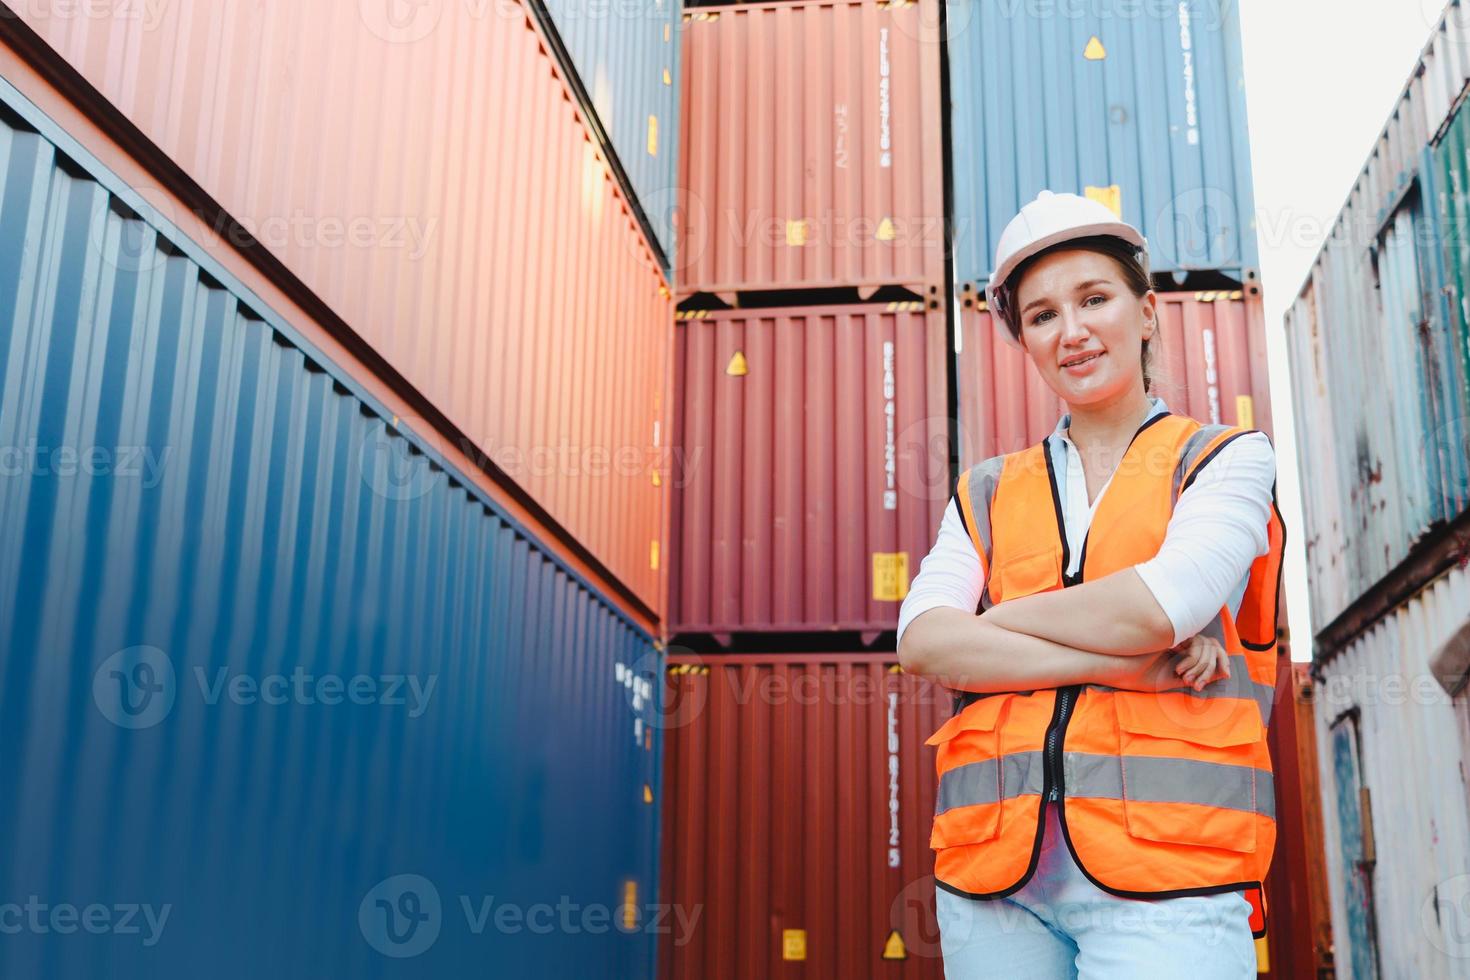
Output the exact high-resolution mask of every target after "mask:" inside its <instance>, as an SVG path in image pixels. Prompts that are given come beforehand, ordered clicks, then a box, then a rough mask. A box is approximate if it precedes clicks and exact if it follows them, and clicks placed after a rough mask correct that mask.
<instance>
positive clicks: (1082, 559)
mask: <svg viewBox="0 0 1470 980" xmlns="http://www.w3.org/2000/svg"><path fill="white" fill-rule="evenodd" d="M1173 414H1174V413H1173V412H1160V413H1159V414H1157V415H1155V416H1153V417H1152V418H1148V419H1145V420H1144V422H1143V424H1142V425H1140V426H1139V427H1138V431H1137V432H1134V433H1133V438H1132V439H1129V440H1128V445H1127V446H1126V447H1124V449H1123V456H1127V455H1128V450H1130V449H1132V448H1133V444H1134V443H1135V442H1137V441H1138V437H1139V436H1141V435H1143V430H1144V429H1147V428H1148V427H1149V426H1151V425H1153V424H1154V423H1155V422H1157V421H1159V420H1160V419H1164V418H1167V417H1168V416H1170V415H1173ZM1123 456H1120V457H1118V465H1119V466H1122V465H1123ZM1050 458H1051V457H1050V455H1048V456H1047V459H1050ZM1052 493H1053V494H1055V493H1056V480H1055V479H1053V480H1052ZM1057 520H1058V522H1059V523H1060V521H1061V518H1060V516H1059V517H1058V518H1057ZM1091 537H1092V525H1091V524H1089V525H1087V533H1086V534H1084V535H1082V554H1080V555H1078V556H1077V582H1080V581H1082V574H1083V572H1084V571H1085V570H1086V568H1087V542H1088V539H1090V538H1091ZM1066 540H1067V532H1066V529H1065V528H1064V529H1063V530H1062V541H1063V542H1065V541H1066ZM1066 570H1067V565H1066V561H1065V559H1064V560H1063V562H1062V581H1063V582H1066V579H1067V572H1066ZM1072 584H1074V585H1075V584H1076V583H1075V582H1074V583H1072Z"/></svg>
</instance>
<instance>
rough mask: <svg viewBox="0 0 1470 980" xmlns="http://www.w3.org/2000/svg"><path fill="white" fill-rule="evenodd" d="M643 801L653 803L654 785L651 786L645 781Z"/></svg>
mask: <svg viewBox="0 0 1470 980" xmlns="http://www.w3.org/2000/svg"><path fill="white" fill-rule="evenodd" d="M643 802H644V803H652V802H653V787H652V786H649V785H648V784H647V783H644V784H643Z"/></svg>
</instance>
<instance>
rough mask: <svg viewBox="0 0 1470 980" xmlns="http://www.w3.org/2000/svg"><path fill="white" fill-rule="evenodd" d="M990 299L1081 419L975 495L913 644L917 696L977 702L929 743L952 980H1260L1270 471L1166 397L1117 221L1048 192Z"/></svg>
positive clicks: (906, 642)
mask: <svg viewBox="0 0 1470 980" xmlns="http://www.w3.org/2000/svg"><path fill="white" fill-rule="evenodd" d="M988 299H989V302H990V309H991V311H992V314H993V315H994V318H995V321H996V324H997V328H998V329H999V330H1000V331H1001V337H1002V339H1003V340H1004V341H1005V342H1007V343H1010V344H1012V345H1013V346H1018V347H1020V348H1021V349H1023V350H1024V351H1025V352H1026V353H1027V354H1028V355H1029V357H1030V359H1031V361H1032V363H1033V364H1035V366H1036V369H1037V370H1038V371H1039V372H1040V374H1041V376H1042V378H1044V379H1045V380H1046V383H1047V384H1048V385H1050V386H1051V388H1052V389H1053V390H1054V391H1056V393H1057V394H1058V395H1059V396H1060V397H1061V398H1062V400H1063V401H1065V402H1066V403H1067V409H1068V411H1067V414H1066V415H1064V416H1063V417H1062V419H1061V421H1060V422H1059V423H1058V425H1057V428H1056V430H1055V431H1054V432H1053V433H1052V435H1050V436H1049V437H1048V438H1047V439H1046V440H1045V441H1044V442H1043V443H1042V444H1040V445H1038V446H1034V447H1031V448H1029V449H1026V450H1023V451H1021V452H1018V453H1011V454H1008V455H1006V456H1000V457H996V458H994V459H990V460H986V461H985V462H983V463H980V464H979V465H977V466H975V467H972V468H971V469H970V470H969V471H968V472H966V473H965V474H963V475H962V476H961V478H960V480H959V483H958V486H957V488H956V493H955V496H954V499H953V500H952V501H951V502H950V504H949V506H948V508H947V510H946V513H945V516H944V521H943V524H942V526H941V527H940V530H939V535H938V538H937V540H936V542H935V545H934V548H933V550H932V551H931V552H930V553H929V555H928V556H927V557H926V558H925V559H924V562H923V564H922V566H921V569H920V572H919V574H918V576H917V577H916V578H915V580H914V583H913V585H912V588H911V589H910V592H909V594H908V597H907V598H906V600H905V601H904V605H903V608H902V611H901V614H900V618H899V644H898V656H899V660H900V662H901V663H902V665H903V668H904V670H905V671H907V672H910V673H917V674H922V675H925V676H928V677H931V678H934V679H936V680H938V681H940V682H942V683H944V684H945V685H947V686H949V687H951V688H953V689H955V690H956V691H957V692H963V693H962V694H961V696H960V697H959V698H957V704H956V708H957V711H956V714H955V715H954V717H952V718H951V719H950V720H949V721H948V722H946V723H945V725H944V726H943V727H941V728H940V730H939V731H938V732H936V733H935V734H934V736H933V737H932V738H931V739H930V740H929V741H930V744H933V745H935V746H937V751H938V769H939V773H940V786H939V800H938V806H937V808H936V813H935V819H934V831H933V835H932V838H931V844H932V846H933V847H934V849H935V877H936V879H937V881H938V885H939V889H938V899H937V903H938V915H939V924H940V933H941V947H942V950H943V953H944V958H945V968H946V974H947V976H948V977H949V978H950V980H969V978H975V977H1007V978H1011V977H1036V978H1052V977H1058V978H1060V977H1078V976H1081V977H1084V978H1102V977H1128V978H1139V977H1160V978H1163V977H1168V978H1177V977H1186V976H1187V977H1190V978H1191V980H1214V978H1248V977H1253V976H1255V970H1256V965H1255V964H1256V960H1255V952H1254V945H1253V942H1252V932H1253V931H1258V932H1259V930H1263V928H1264V925H1263V922H1262V921H1261V913H1262V912H1263V910H1262V909H1259V908H1257V907H1256V906H1257V905H1259V904H1260V882H1261V881H1262V880H1263V879H1264V877H1265V874H1266V869H1267V867H1268V866H1269V863H1270V857H1271V849H1272V847H1273V845H1274V842H1275V822H1274V802H1273V799H1274V798H1273V795H1272V782H1271V762H1270V756H1269V753H1268V751H1267V748H1266V724H1267V722H1268V721H1269V715H1270V709H1271V704H1272V694H1273V690H1274V680H1275V655H1276V650H1275V638H1276V613H1277V607H1276V601H1277V587H1278V584H1279V575H1280V562H1281V549H1282V546H1283V544H1284V528H1283V527H1282V524H1281V519H1280V514H1279V512H1278V511H1277V509H1276V507H1275V500H1274V494H1275V460H1274V455H1273V450H1272V447H1271V444H1270V442H1269V440H1268V439H1267V438H1266V437H1265V435H1263V434H1261V433H1259V432H1252V431H1247V430H1243V429H1236V428H1230V427H1226V426H1206V425H1202V424H1201V423H1199V422H1196V421H1195V420H1193V419H1188V418H1185V417H1182V416H1177V415H1173V414H1171V413H1170V412H1169V410H1168V407H1167V406H1166V405H1165V404H1164V402H1163V401H1162V400H1161V399H1159V398H1157V397H1151V395H1150V387H1151V379H1150V376H1149V362H1150V353H1151V348H1152V347H1154V346H1155V345H1156V344H1157V343H1158V340H1157V330H1158V320H1157V307H1156V302H1155V296H1154V293H1153V291H1152V290H1151V289H1150V285H1149V276H1148V267H1147V243H1146V242H1145V241H1144V238H1143V236H1142V235H1141V234H1140V233H1139V232H1138V230H1137V229H1135V228H1133V227H1132V226H1130V225H1128V224H1126V223H1124V222H1122V221H1120V220H1118V219H1117V218H1116V217H1115V216H1114V215H1113V213H1112V212H1111V211H1109V210H1108V209H1107V208H1106V207H1105V206H1103V205H1101V204H1099V203H1097V202H1094V201H1090V200H1087V199H1085V198H1082V197H1078V196H1076V195H1072V194H1052V193H1050V192H1046V191H1043V192H1042V194H1041V195H1040V196H1039V197H1038V198H1037V199H1036V200H1035V201H1033V202H1031V203H1030V204H1028V205H1026V207H1025V208H1023V209H1022V211H1021V212H1020V214H1018V215H1017V216H1016V217H1015V218H1014V219H1013V220H1012V221H1011V223H1010V224H1009V225H1008V226H1007V227H1006V229H1005V232H1004V234H1003V235H1002V236H1001V241H1000V247H999V251H998V254H997V257H996V273H995V276H994V278H993V280H992V285H991V288H990V289H989V290H988ZM977 613H978V615H977ZM1253 912H1254V913H1256V914H1254V915H1253Z"/></svg>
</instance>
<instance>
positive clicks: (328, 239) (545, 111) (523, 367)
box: [16, 0, 673, 608]
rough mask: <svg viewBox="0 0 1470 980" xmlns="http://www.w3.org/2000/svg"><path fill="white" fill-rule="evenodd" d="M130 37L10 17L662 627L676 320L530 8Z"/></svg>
mask: <svg viewBox="0 0 1470 980" xmlns="http://www.w3.org/2000/svg"><path fill="white" fill-rule="evenodd" d="M136 13H137V11H131V14H132V15H129V11H128V9H127V7H126V5H124V7H122V8H118V9H117V10H115V11H114V12H113V13H112V14H108V13H107V12H106V11H103V12H101V13H98V14H97V15H96V16H91V15H89V16H77V15H76V11H74V10H73V11H70V12H69V11H68V10H67V9H66V7H65V5H62V4H28V5H24V6H23V7H19V8H16V14H17V15H18V16H19V17H20V18H21V19H22V20H23V21H24V23H26V24H27V25H29V26H30V27H31V28H33V29H34V30H35V31H36V32H37V33H38V34H39V35H40V36H41V38H42V39H43V40H44V41H45V42H46V43H48V44H49V45H51V47H52V48H54V49H55V51H56V52H57V53H58V54H59V55H60V57H61V58H63V59H65V60H66V61H67V62H68V63H70V64H71V65H72V66H74V67H75V68H76V70H77V71H79V72H80V73H81V74H82V76H83V77H84V78H85V79H86V80H87V81H88V82H90V83H91V84H92V85H93V86H95V87H96V88H97V89H98V90H99V91H100V92H101V94H102V96H103V97H105V98H106V99H107V100H108V101H110V102H111V103H112V105H113V106H115V107H116V108H117V109H118V110H120V111H121V113H122V114H123V115H125V116H126V117H127V119H129V120H131V122H132V123H133V124H135V125H136V126H137V127H138V128H139V129H141V131H142V133H143V135H144V136H146V137H147V138H148V139H149V140H151V141H152V142H153V143H155V144H156V145H157V146H158V147H159V148H161V149H162V151H163V152H164V153H165V154H166V155H167V156H168V157H169V158H171V159H172V161H173V162H174V163H176V164H177V165H178V166H179V167H181V168H182V169H183V171H184V172H185V174H187V176H188V177H189V178H191V179H192V180H193V181H195V182H197V183H198V184H199V185H200V186H201V187H202V188H203V190H204V191H205V192H206V193H207V194H208V195H209V196H210V197H212V198H213V200H214V201H216V202H218V204H219V205H220V206H221V207H222V208H223V209H224V211H225V212H226V213H227V214H228V215H229V217H231V218H233V219H235V220H236V221H238V223H239V225H240V226H241V227H243V228H244V229H246V230H248V231H250V232H251V233H252V234H253V235H254V237H255V239H256V241H257V242H259V243H260V244H261V245H262V246H263V247H264V249H265V250H266V251H267V252H268V253H269V256H270V257H271V258H273V259H276V260H279V261H280V262H281V263H283V264H284V266H285V268H286V269H287V270H289V273H290V275H292V276H294V277H296V278H297V279H299V280H300V282H301V283H304V285H305V291H307V295H311V294H314V296H315V297H317V298H319V299H320V300H322V301H324V302H325V304H326V305H327V306H328V307H329V308H330V310H331V311H332V313H333V314H335V315H336V316H339V317H340V318H341V319H342V321H344V322H345V324H346V327H347V329H349V330H350V331H351V332H353V333H354V334H356V336H357V337H360V338H362V339H363V340H365V341H366V342H367V344H368V345H369V346H370V347H371V348H372V350H373V351H375V352H376V353H377V354H379V355H381V356H382V357H383V358H384V359H385V360H386V361H387V362H388V364H390V365H391V366H392V367H393V368H394V369H396V370H397V371H398V372H400V373H401V374H402V375H403V376H404V378H405V379H406V381H407V383H408V384H409V385H411V386H412V387H413V388H415V389H417V390H418V391H419V392H421V393H423V394H424V395H425V396H426V397H427V398H428V400H429V401H430V402H432V403H433V404H434V405H435V406H436V407H437V408H438V409H439V410H440V411H442V412H443V413H444V415H445V416H447V417H448V419H449V420H450V421H451V422H452V423H453V424H454V425H455V426H456V427H457V428H458V429H459V430H460V431H461V432H463V433H465V434H466V435H467V436H468V437H469V438H470V439H471V440H472V441H473V443H474V444H475V446H477V447H478V449H479V450H480V451H481V452H483V454H484V455H485V457H487V458H488V460H489V462H490V463H491V464H492V465H493V467H495V468H496V469H498V471H499V472H500V474H502V479H503V480H504V481H505V482H506V483H507V485H511V486H513V487H516V488H519V489H520V490H523V491H525V493H527V494H528V495H529V498H530V499H531V500H532V501H534V503H535V504H537V505H539V506H540V507H542V508H544V510H545V512H546V514H547V515H549V518H550V520H551V521H553V522H555V523H556V524H559V525H560V527H561V529H562V531H561V533H562V535H563V538H564V539H565V540H568V541H573V542H576V543H579V544H580V545H581V546H583V547H585V548H586V549H587V551H588V552H590V554H591V555H592V556H593V557H594V558H595V559H597V560H598V561H599V562H601V563H602V564H603V565H604V566H605V567H606V568H607V569H608V570H610V572H611V573H612V574H613V575H615V576H616V577H617V578H618V579H619V580H621V582H622V583H624V584H625V585H626V586H627V587H628V588H629V589H630V590H631V592H632V593H633V594H635V595H636V596H638V597H639V598H640V599H641V600H642V601H643V602H644V603H646V605H647V606H648V607H649V608H655V607H656V606H657V604H658V599H657V594H658V588H659V571H658V570H657V568H656V561H657V543H658V540H659V535H660V530H661V521H662V517H663V515H662V513H661V511H662V509H663V505H662V493H663V491H662V490H661V489H660V487H658V486H657V485H655V482H654V480H653V477H652V472H653V469H654V466H655V464H656V462H657V453H658V450H659V447H658V446H657V444H656V439H657V434H656V433H657V422H658V420H659V418H660V415H661V411H662V408H661V405H660V404H659V402H660V399H661V396H662V395H663V394H664V391H665V383H666V379H667V372H668V357H667V354H668V350H669V342H670V334H671V330H672V316H673V306H672V298H671V295H670V292H669V290H668V287H667V284H666V283H665V281H664V278H663V275H662V273H661V272H660V270H659V269H658V267H657V264H656V263H655V261H654V258H653V255H652V253H651V252H650V251H649V249H648V246H647V243H646V241H645V239H644V238H643V236H642V234H641V231H640V230H639V227H638V225H637V224H636V222H635V220H634V218H633V216H632V213H631V211H630V210H629V208H628V205H627V202H626V201H625V200H624V199H623V197H622V195H621V193H620V192H619V190H618V186H617V183H616V181H615V180H614V179H613V177H612V175H611V171H610V170H609V168H608V164H607V162H606V161H605V160H603V159H602V158H601V156H600V154H599V152H598V150H597V148H596V145H595V144H594V143H593V142H592V141H591V139H590V137H589V131H588V128H587V126H586V124H585V120H584V119H583V118H582V117H581V115H580V112H579V110H578V108H577V106H576V105H575V103H574V102H573V101H572V100H571V98H570V96H569V95H568V90H567V88H566V86H565V84H564V82H563V79H562V77H561V69H560V68H559V67H558V66H557V63H556V61H555V59H554V58H553V57H551V56H550V55H549V53H548V50H547V48H546V45H545V42H544V40H543V39H542V37H541V36H540V34H538V33H537V30H536V29H535V27H534V23H533V21H532V19H531V17H530V16H529V14H528V13H527V11H526V10H525V8H523V7H521V6H519V5H517V4H511V5H508V6H507V5H495V4H484V5H479V4H463V3H443V4H438V3H436V4H420V5H417V6H414V7H412V9H410V7H408V6H405V10H404V11H398V12H397V13H395V12H394V10H393V5H392V4H384V3H376V4H373V3H360V2H358V0H320V2H314V3H310V4H305V5H282V4H262V3H258V2H246V0H215V2H211V3H204V4H192V3H182V4H167V5H162V6H160V7H159V8H158V9H157V10H154V9H153V8H151V7H150V8H149V11H148V14H149V16H148V17H147V18H142V17H137V16H136ZM399 14H402V15H403V16H399ZM139 189H140V191H142V192H143V194H144V196H145V197H148V198H149V199H150V201H152V202H153V203H155V204H157V205H159V206H164V207H166V202H164V201H163V200H162V196H161V195H160V194H158V193H154V192H152V189H151V188H147V187H141V188H139ZM166 213H167V211H166ZM209 219H210V220H213V219H214V215H212V214H211V215H210V216H209ZM219 230H220V231H221V232H222V234H224V235H225V237H231V235H232V232H231V231H230V230H229V229H228V228H226V227H225V226H224V225H220V226H219ZM283 278H288V277H283ZM292 291H293V292H299V286H297V287H292ZM410 424H415V425H416V427H421V426H419V424H418V423H412V422H411V423H410Z"/></svg>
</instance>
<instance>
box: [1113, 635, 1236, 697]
mask: <svg viewBox="0 0 1470 980" xmlns="http://www.w3.org/2000/svg"><path fill="white" fill-rule="evenodd" d="M1109 660H1110V661H1111V662H1112V663H1113V665H1114V668H1115V669H1114V673H1113V676H1111V677H1109V678H1106V679H1104V680H1103V681H1102V683H1105V684H1107V685H1108V686H1110V687H1118V688H1122V689H1123V690H1125V691H1146V692H1148V693H1154V692H1156V691H1167V690H1169V689H1170V688H1178V687H1179V686H1180V685H1181V684H1182V685H1183V686H1186V687H1192V688H1194V689H1195V690H1196V691H1198V690H1201V689H1202V688H1203V687H1204V686H1205V685H1206V684H1209V683H1211V682H1213V681H1215V680H1218V679H1219V678H1221V677H1229V676H1230V656H1229V654H1227V653H1226V652H1225V648H1224V647H1222V646H1221V645H1220V644H1219V642H1218V641H1216V640H1213V639H1211V638H1210V637H1208V636H1204V635H1197V636H1192V637H1190V638H1189V639H1187V640H1185V641H1184V642H1183V643H1181V644H1179V645H1178V646H1176V647H1173V648H1171V649H1168V650H1160V651H1159V652H1158V653H1146V654H1143V655H1142V656H1138V657H1110V658H1109Z"/></svg>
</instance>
